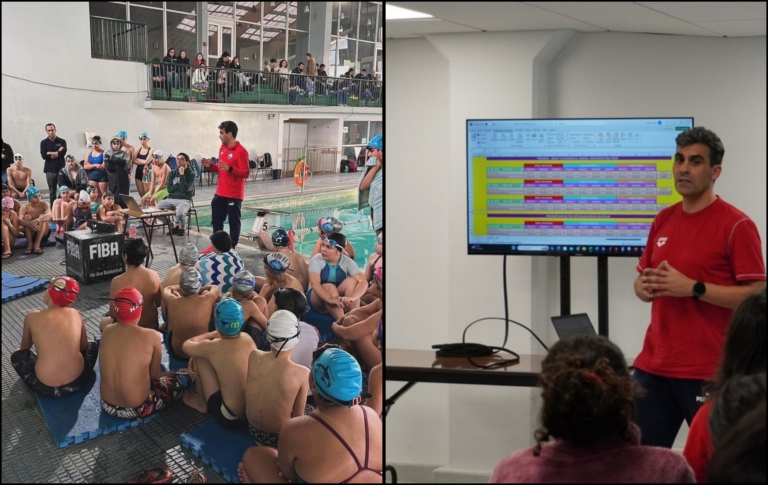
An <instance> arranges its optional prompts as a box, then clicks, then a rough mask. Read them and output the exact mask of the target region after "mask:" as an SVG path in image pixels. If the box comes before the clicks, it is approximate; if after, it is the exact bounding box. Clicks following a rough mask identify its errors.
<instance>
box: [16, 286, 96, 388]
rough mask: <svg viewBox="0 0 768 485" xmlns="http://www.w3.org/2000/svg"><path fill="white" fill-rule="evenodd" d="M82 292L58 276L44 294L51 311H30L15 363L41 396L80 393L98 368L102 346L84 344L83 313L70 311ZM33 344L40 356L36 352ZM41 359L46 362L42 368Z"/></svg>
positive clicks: (78, 287) (28, 382) (21, 375)
mask: <svg viewBox="0 0 768 485" xmlns="http://www.w3.org/2000/svg"><path fill="white" fill-rule="evenodd" d="M79 292H80V285H79V284H78V283H77V281H75V280H74V279H72V278H69V277H67V276H57V277H55V278H53V279H51V281H50V284H49V285H48V290H47V291H46V292H45V294H44V295H43V302H44V303H45V304H46V306H47V307H48V308H46V309H44V310H35V311H32V312H29V313H28V314H27V316H26V318H25V319H24V330H23V335H22V338H21V345H20V348H19V349H18V350H16V351H15V352H13V354H11V363H12V364H13V368H14V369H15V370H16V372H17V373H18V374H19V377H20V378H21V380H22V382H24V383H25V384H26V385H27V386H28V387H29V388H30V389H31V390H32V392H34V393H35V394H37V395H39V396H43V397H62V396H68V395H70V394H74V393H76V392H78V391H79V390H80V389H82V387H83V386H84V385H85V383H86V382H87V381H88V378H89V377H90V376H91V373H92V372H93V367H94V365H96V358H97V357H98V355H99V343H98V342H86V343H85V344H81V342H85V341H86V338H87V334H86V331H85V323H84V322H83V317H82V316H81V315H80V312H79V311H77V310H75V309H74V308H70V307H71V305H72V304H73V303H74V302H75V301H76V300H77V295H78V293H79ZM33 345H34V346H35V349H36V350H37V351H38V352H39V353H40V354H39V355H38V354H36V353H35V352H34V351H32V346H33ZM40 349H44V350H43V351H41V350H40ZM72 349H79V351H77V352H73V351H72ZM38 360H39V361H40V362H43V363H45V365H44V366H41V367H40V368H39V369H38V368H36V364H37V362H38ZM38 371H39V372H38Z"/></svg>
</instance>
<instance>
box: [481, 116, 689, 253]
mask: <svg viewBox="0 0 768 485" xmlns="http://www.w3.org/2000/svg"><path fill="white" fill-rule="evenodd" d="M692 127H693V118H691V117H680V118H610V119H609V118H589V119H587V118H584V119H478V120H467V216H468V221H467V222H468V224H467V227H468V238H467V250H468V253H469V254H508V255H542V256H561V255H569V256H599V255H608V256H633V257H638V256H640V255H641V254H642V251H643V249H644V248H645V243H646V240H647V238H648V232H649V230H650V227H651V223H652V222H653V218H654V217H655V216H656V214H657V213H658V212H659V211H660V210H662V209H664V208H665V207H668V206H670V205H672V204H675V203H677V202H678V201H680V200H681V199H682V197H681V196H680V194H678V193H677V191H676V190H675V184H674V179H673V175H672V164H673V160H674V155H675V149H676V143H675V138H676V137H677V135H679V134H680V132H682V131H684V130H686V129H688V128H692Z"/></svg>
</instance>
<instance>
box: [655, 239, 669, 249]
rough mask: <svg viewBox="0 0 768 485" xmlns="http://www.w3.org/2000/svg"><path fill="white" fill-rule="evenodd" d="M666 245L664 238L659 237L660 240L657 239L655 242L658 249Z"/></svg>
mask: <svg viewBox="0 0 768 485" xmlns="http://www.w3.org/2000/svg"><path fill="white" fill-rule="evenodd" d="M666 243H667V238H666V237H660V238H658V239H657V240H656V245H657V246H658V247H662V246H663V245H665V244H666Z"/></svg>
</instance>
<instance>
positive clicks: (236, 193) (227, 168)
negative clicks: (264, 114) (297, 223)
mask: <svg viewBox="0 0 768 485" xmlns="http://www.w3.org/2000/svg"><path fill="white" fill-rule="evenodd" d="M219 139H221V149H220V150H219V163H218V164H212V163H211V161H210V160H207V161H204V162H203V166H205V167H206V168H208V169H210V170H211V171H212V172H219V185H218V187H216V195H214V196H213V200H212V201H211V225H212V226H213V232H216V231H221V230H223V229H224V222H226V220H227V218H229V236H230V238H231V239H232V248H233V249H234V248H235V246H237V242H238V240H239V239H240V222H241V220H240V209H241V207H242V205H243V197H244V196H245V181H246V180H248V175H249V174H250V173H251V169H250V167H249V166H248V151H247V150H246V149H245V147H243V146H242V145H241V144H240V142H239V141H237V125H236V124H235V122H234V121H224V122H223V123H221V124H220V125H219ZM212 250H213V246H209V247H208V249H206V250H204V251H201V252H202V253H209V252H211V251H212Z"/></svg>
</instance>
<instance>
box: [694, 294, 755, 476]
mask: <svg viewBox="0 0 768 485" xmlns="http://www.w3.org/2000/svg"><path fill="white" fill-rule="evenodd" d="M765 298H766V292H765V288H763V289H762V290H760V291H759V292H757V293H755V294H753V295H750V296H748V297H747V298H746V299H745V300H744V301H743V302H741V305H739V308H738V309H737V310H736V312H735V313H734V314H733V318H732V319H731V325H730V326H729V327H728V335H727V337H726V338H725V347H724V349H723V362H722V363H721V364H720V369H719V370H718V372H717V377H716V378H715V381H714V382H713V383H712V384H711V385H710V386H709V387H708V388H707V389H706V390H707V394H708V396H707V401H706V402H705V403H704V405H702V406H701V409H699V412H698V413H696V416H695V417H694V418H693V421H692V422H691V429H690V430H689V431H688V440H687V441H686V442H685V449H684V450H683V456H684V457H685V459H686V460H688V464H689V465H691V468H693V472H694V473H695V474H696V481H697V482H698V483H704V482H706V481H707V468H708V467H709V461H710V459H711V458H712V453H713V451H714V448H713V446H712V438H711V437H710V429H709V418H710V411H711V410H712V404H713V403H714V402H715V400H716V399H717V398H718V395H719V394H720V391H721V389H722V387H723V386H724V385H725V383H726V381H728V380H729V379H731V378H733V377H736V376H746V375H750V374H757V373H760V372H765V357H766V352H765V345H766V340H765V339H766V331H765V323H766V322H765V311H766V308H765V304H766V302H765Z"/></svg>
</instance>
